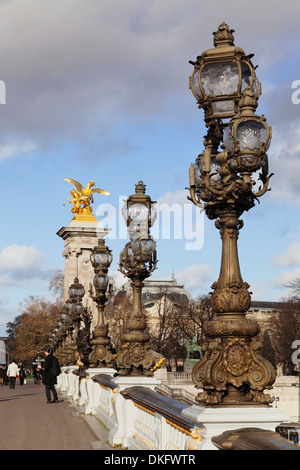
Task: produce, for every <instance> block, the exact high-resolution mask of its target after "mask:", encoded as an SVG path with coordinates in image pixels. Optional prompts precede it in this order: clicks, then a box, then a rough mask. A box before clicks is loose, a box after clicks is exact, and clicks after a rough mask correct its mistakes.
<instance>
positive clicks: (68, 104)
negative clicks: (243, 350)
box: [0, 0, 300, 335]
mask: <svg viewBox="0 0 300 470" xmlns="http://www.w3.org/2000/svg"><path fill="white" fill-rule="evenodd" d="M222 21H225V22H226V23H228V24H229V26H230V27H231V28H233V29H234V30H235V44H236V45H237V46H241V47H243V48H244V50H245V52H246V53H247V54H249V53H254V54H255V56H254V58H253V59H252V61H253V63H254V65H259V67H258V69H257V75H258V77H259V80H260V81H261V83H262V90H263V95H262V96H261V98H260V101H259V107H258V109H257V113H259V114H264V115H265V116H266V118H267V121H268V124H269V125H271V126H272V131H273V139H272V144H271V148H270V150H269V166H270V171H272V172H274V173H275V176H274V177H273V178H272V179H271V187H272V191H270V192H269V193H267V194H266V195H265V196H264V197H262V198H261V203H260V204H259V205H256V207H255V208H253V209H252V210H251V211H250V212H249V213H246V214H244V215H243V220H244V222H245V226H244V228H243V229H242V230H241V232H240V237H239V254H240V264H241V271H242V275H243V278H244V280H245V281H247V282H248V283H249V284H250V285H251V289H250V290H251V291H252V292H253V297H252V298H253V299H254V300H270V301H271V300H274V301H276V300H280V299H281V298H282V297H284V296H286V295H287V294H288V289H287V288H286V286H287V284H288V283H289V281H290V280H291V279H293V278H295V277H299V276H300V218H299V210H300V185H299V175H300V104H299V105H297V104H293V103H292V99H291V97H292V93H293V92H294V91H295V90H293V89H292V83H293V81H295V80H300V70H299V63H300V61H299V56H300V48H299V21H300V5H298V4H297V3H296V2H294V0H293V1H292V0H287V1H285V2H284V3H283V2H282V3H281V4H279V3H278V2H277V3H274V2H271V1H269V0H267V1H266V0H265V1H264V2H261V1H260V2H258V1H257V0H254V1H252V2H251V6H249V3H248V2H247V3H246V2H245V1H230V0H229V1H227V2H223V1H220V0H217V1H215V2H213V3H211V4H207V2H201V1H199V0H197V1H196V0H186V1H184V2H182V1H181V0H153V1H152V0H131V1H130V2H124V1H123V0H101V1H99V0H88V1H86V0H52V1H51V2H48V1H46V0H30V2H23V1H21V0H14V1H12V0H2V1H1V2H0V44H1V46H0V63H1V68H0V80H3V81H4V83H5V85H6V103H5V104H1V105H0V177H1V183H2V188H3V192H2V194H3V196H2V204H1V206H2V207H1V209H2V210H1V221H2V230H1V236H0V288H1V290H0V335H5V326H6V323H7V322H8V321H11V320H13V319H14V318H15V316H17V315H18V313H19V311H18V309H19V305H20V302H22V301H23V300H24V299H26V298H27V297H28V296H29V295H41V296H46V297H49V291H48V284H49V279H50V278H51V276H52V275H53V272H54V271H55V270H56V269H58V268H60V269H63V267H64V259H63V257H62V251H63V241H62V240H61V239H60V238H59V237H58V236H57V235H56V232H57V231H58V230H59V229H60V228H61V227H62V226H64V225H67V224H68V223H69V222H70V220H71V212H70V206H69V207H68V206H63V203H64V202H65V200H66V198H67V197H69V194H70V190H71V186H70V185H69V184H68V183H67V182H65V181H64V178H73V179H76V180H78V181H80V182H81V183H82V184H83V185H84V184H87V183H88V181H89V180H90V179H94V181H95V182H96V186H98V187H101V188H104V189H106V190H108V191H109V192H110V193H111V196H109V197H107V198H106V197H104V196H101V197H100V196H98V197H97V199H96V198H95V204H94V213H98V215H99V214H101V213H102V212H103V208H104V206H103V205H104V204H108V205H109V207H113V208H115V210H116V211H118V210H119V206H120V202H119V201H120V199H121V200H123V199H124V198H126V197H127V196H129V195H130V194H132V193H133V192H134V187H135V184H136V183H137V182H138V181H139V180H140V179H142V180H143V181H144V183H145V184H146V185H147V193H148V194H150V195H151V197H152V199H153V200H156V201H158V203H159V204H168V205H169V206H170V205H172V204H175V206H174V207H175V209H176V210H177V217H179V218H177V219H176V224H179V225H180V224H181V222H182V223H185V226H184V227H183V229H182V236H181V237H179V238H175V237H174V235H175V236H177V237H178V232H176V231H175V233H174V230H173V229H172V230H171V232H170V237H169V238H166V237H165V233H166V232H164V229H163V226H162V223H161V222H159V221H157V223H158V226H157V227H156V232H155V233H156V234H157V236H158V239H157V248H158V258H159V263H158V269H157V271H156V272H155V273H154V275H153V277H155V278H157V279H164V278H170V276H171V273H172V270H174V272H175V277H176V278H177V280H178V281H179V282H182V283H184V285H185V286H186V288H187V289H188V290H190V292H191V293H192V294H193V295H195V296H197V295H202V294H206V293H207V292H209V291H210V286H211V284H212V283H213V282H214V281H215V280H217V277H218V274H219V266H220V254H221V241H220V238H219V232H218V230H217V229H216V228H215V227H214V222H213V221H209V220H208V219H207V218H204V217H203V215H202V216H200V215H199V213H196V208H195V207H194V206H193V208H192V209H191V208H190V205H191V203H189V202H188V201H187V199H186V196H187V191H186V190H185V188H186V187H187V186H188V169H189V166H190V163H191V162H193V161H194V160H195V158H196V156H197V155H198V154H199V153H200V152H201V151H202V150H203V135H204V133H205V129H204V126H203V111H202V110H199V109H198V108H197V105H196V102H195V99H194V97H193V95H192V93H191V91H190V90H189V88H188V78H189V76H190V75H191V73H192V66H191V65H190V64H189V60H194V59H195V58H196V56H197V55H198V54H201V53H202V52H203V51H204V50H206V49H208V48H210V47H213V43H212V32H213V31H215V30H216V29H217V28H218V25H219V24H220V23H221V22H222ZM299 96H300V95H299ZM191 210H192V213H191V212H190V211H191ZM178 214H179V215H178ZM182 214H184V216H182ZM180 217H181V218H180ZM111 220H112V219H111ZM190 221H191V231H193V230H195V223H196V222H197V223H198V232H197V233H198V239H197V243H194V246H191V245H193V243H191V242H193V241H195V240H193V238H191V239H188V238H187V237H189V236H190V237H192V236H193V234H192V233H189V229H188V225H189V223H190ZM122 223H123V224H124V225H123V226H122ZM116 224H117V226H116V231H115V233H116V236H113V237H111V238H110V239H107V244H108V245H109V246H110V248H111V249H112V250H113V255H114V262H113V264H112V266H111V272H112V274H113V275H115V277H116V280H117V281H118V282H121V278H120V276H119V274H118V272H117V269H118V266H117V261H118V258H119V253H120V251H121V250H122V249H123V247H124V245H125V243H126V241H127V240H126V239H125V236H124V229H125V223H124V222H122V221H119V220H118V219H117V220H116ZM177 228H178V225H177ZM125 234H126V231H125ZM194 237H195V232H194ZM189 242H190V246H188V245H187V244H188V243H189ZM188 248H193V249H188Z"/></svg>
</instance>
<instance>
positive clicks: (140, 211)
mask: <svg viewBox="0 0 300 470" xmlns="http://www.w3.org/2000/svg"><path fill="white" fill-rule="evenodd" d="M145 189H146V187H145V185H144V184H143V182H142V181H139V183H138V184H137V185H136V187H135V194H134V195H131V196H129V198H128V200H127V202H126V204H125V207H124V210H123V215H124V217H125V220H126V221H127V226H128V234H129V237H130V239H131V241H130V242H128V243H127V244H126V245H125V248H124V250H123V251H122V252H121V254H120V262H119V267H120V271H121V273H122V274H124V275H125V276H127V277H128V278H129V279H130V281H131V286H132V290H133V303H132V310H131V313H130V316H129V318H128V319H127V322H126V331H125V332H124V333H123V335H122V347H121V350H120V351H118V352H117V354H116V364H117V368H118V375H122V376H124V375H130V376H139V375H140V376H152V375H153V370H152V368H153V367H154V366H155V363H156V359H155V357H154V355H153V354H152V353H151V350H150V344H149V340H150V336H149V332H148V331H147V322H146V318H145V315H144V313H143V311H142V288H143V281H144V280H145V279H146V278H147V277H149V276H150V274H151V273H152V272H153V271H154V270H155V268H156V264H157V260H156V249H155V247H156V244H155V241H154V240H153V238H152V237H151V236H150V234H149V233H150V227H151V225H152V224H153V222H154V220H155V209H154V206H153V204H154V202H153V201H151V198H150V196H148V195H146V194H145Z"/></svg>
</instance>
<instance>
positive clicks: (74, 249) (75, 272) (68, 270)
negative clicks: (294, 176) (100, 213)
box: [57, 219, 111, 330]
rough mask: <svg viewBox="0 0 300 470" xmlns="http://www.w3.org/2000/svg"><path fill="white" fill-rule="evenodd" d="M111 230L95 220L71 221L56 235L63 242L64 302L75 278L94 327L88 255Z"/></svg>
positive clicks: (92, 275) (93, 306) (95, 309)
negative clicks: (81, 290) (82, 288)
mask: <svg viewBox="0 0 300 470" xmlns="http://www.w3.org/2000/svg"><path fill="white" fill-rule="evenodd" d="M110 230H111V229H109V228H103V226H102V224H101V222H98V221H96V220H94V221H93V220H90V221H86V220H78V219H77V220H76V219H73V220H71V222H70V223H69V225H67V226H66V227H62V228H61V229H60V230H59V231H58V232H57V235H58V236H59V237H60V238H62V239H63V240H64V242H65V246H64V251H63V256H64V258H65V282H64V300H65V301H66V300H67V299H68V298H69V287H70V285H71V284H72V283H73V282H74V279H75V277H78V278H79V282H80V283H81V284H82V285H83V287H84V289H85V295H84V297H83V300H82V304H83V305H84V306H85V307H90V308H91V311H92V313H93V319H94V321H93V324H92V325H91V329H92V330H93V328H94V327H95V322H96V319H97V308H96V304H95V303H94V302H93V300H92V299H91V297H90V296H89V286H90V283H91V282H92V279H93V277H94V268H93V266H92V264H91V262H90V255H91V252H92V250H93V249H94V247H95V246H96V245H97V244H98V239H99V238H104V237H105V236H106V235H107V234H108V233H109V232H110Z"/></svg>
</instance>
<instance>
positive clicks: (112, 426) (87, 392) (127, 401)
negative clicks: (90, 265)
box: [57, 366, 288, 451]
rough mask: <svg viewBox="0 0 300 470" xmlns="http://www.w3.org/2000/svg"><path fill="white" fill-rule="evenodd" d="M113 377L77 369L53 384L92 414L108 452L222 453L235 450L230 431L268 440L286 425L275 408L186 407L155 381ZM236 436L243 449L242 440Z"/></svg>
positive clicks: (110, 373)
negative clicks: (255, 433) (101, 427)
mask: <svg viewBox="0 0 300 470" xmlns="http://www.w3.org/2000/svg"><path fill="white" fill-rule="evenodd" d="M115 373H116V371H115V370H114V369H111V370H110V369H97V368H96V369H87V370H86V371H85V374H84V375H81V374H79V371H78V367H77V366H72V367H67V368H65V367H64V368H62V373H61V375H60V376H59V377H58V383H57V388H58V389H59V390H60V392H61V393H62V394H64V395H65V396H67V397H68V398H69V399H70V400H71V401H73V402H74V403H75V404H76V405H78V406H80V407H82V410H83V413H84V414H91V415H94V416H95V417H96V418H98V419H99V420H100V421H101V422H102V423H103V424H104V425H105V426H106V428H107V429H108V442H109V444H110V445H111V446H112V447H114V446H116V445H117V446H121V447H123V448H128V449H131V450H148V451H154V450H168V451H171V450H200V449H201V450H217V449H218V448H219V449H221V448H223V449H225V448H230V446H232V445H233V444H231V441H232V439H231V436H230V439H229V444H230V445H229V444H228V443H227V437H228V432H235V430H237V429H239V430H241V429H243V428H251V429H252V430H253V431H254V429H258V430H259V431H261V430H263V432H264V434H259V437H261V436H264V435H266V436H267V438H268V439H269V440H270V439H271V437H270V436H271V434H270V433H269V434H267V433H265V431H272V432H273V431H274V430H275V429H276V427H277V426H278V425H279V424H280V423H282V422H283V421H288V416H287V415H286V414H284V413H282V412H280V411H279V410H277V409H275V408H265V407H257V408H255V407H254V408H251V407H248V408H247V407H241V408H226V407H225V408H223V409H222V408H213V407H207V408H206V407H203V406H199V405H196V404H193V405H190V404H188V403H183V402H182V401H179V400H176V399H174V398H171V397H169V396H166V395H163V394H161V393H159V392H158V391H157V390H159V386H160V385H161V382H160V381H159V380H158V379H157V378H155V377H115V376H114V375H115ZM224 432H225V434H224V436H225V437H226V439H225V441H226V442H225V444H224V442H223V437H222V438H220V437H218V436H221V435H222V433H224ZM226 432H227V434H226ZM251 432H252V431H251V430H250V434H251ZM239 435H240V434H239ZM216 436H217V437H216ZM240 436H241V437H239V439H240V442H241V443H242V444H241V445H242V446H243V445H244V441H245V440H243V439H242V438H243V436H246V435H245V434H241V435H240ZM273 437H274V436H273ZM275 437H276V438H277V436H275ZM272 439H273V438H272ZM234 440H235V435H234V437H233V441H234ZM256 444H257V443H254V445H256ZM279 444H280V445H281V446H282V444H283V441H282V440H278V439H277V440H276V441H274V446H275V447H276V446H278V445H279ZM232 448H234V447H232ZM266 448H268V447H266Z"/></svg>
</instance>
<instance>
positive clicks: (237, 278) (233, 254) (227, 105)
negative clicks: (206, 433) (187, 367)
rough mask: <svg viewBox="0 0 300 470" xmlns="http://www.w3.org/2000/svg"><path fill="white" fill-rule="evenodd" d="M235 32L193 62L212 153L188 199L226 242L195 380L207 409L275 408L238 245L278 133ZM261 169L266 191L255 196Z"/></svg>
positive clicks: (201, 160)
mask: <svg viewBox="0 0 300 470" xmlns="http://www.w3.org/2000/svg"><path fill="white" fill-rule="evenodd" d="M232 33H233V30H230V29H229V28H228V26H227V25H226V24H225V23H222V24H221V25H220V26H219V29H218V31H217V32H215V33H214V43H215V49H210V50H208V51H206V52H204V53H203V54H202V55H201V56H199V57H197V60H196V62H192V64H193V65H194V72H193V74H192V77H191V79H190V87H191V88H192V91H193V94H194V96H196V98H197V101H198V104H199V107H200V108H203V109H204V113H205V123H206V127H207V128H208V131H207V135H206V136H205V138H204V146H205V150H204V151H203V153H201V154H200V155H199V156H198V157H197V159H196V161H195V163H194V164H192V165H191V167H190V170H189V182H190V187H189V191H190V196H189V197H188V198H189V199H190V200H191V201H192V202H193V203H194V204H196V205H202V207H204V210H205V213H206V215H207V217H208V218H209V219H211V220H216V222H215V225H216V227H217V228H218V229H219V230H220V234H221V239H222V259H221V268H220V275H219V279H218V280H217V282H215V283H214V284H213V285H212V289H213V292H212V293H211V306H212V309H213V312H214V314H215V315H214V319H213V320H212V321H208V322H207V323H206V324H205V327H204V330H205V333H206V336H207V338H208V342H207V344H205V345H203V349H204V350H205V355H204V356H203V358H202V359H201V360H200V361H199V362H198V363H197V364H196V365H195V366H194V369H193V381H194V383H195V385H196V387H197V388H200V389H202V392H201V393H199V394H198V396H197V401H199V402H200V403H201V404H205V405H208V406H246V405H249V406H269V403H270V402H271V401H272V399H271V398H270V395H268V394H265V393H264V390H265V389H270V388H271V386H272V384H273V383H274V381H275V371H274V368H273V367H272V365H271V364H270V363H269V362H268V361H267V360H265V359H264V358H263V357H262V356H261V355H260V353H259V351H260V349H261V344H260V343H259V342H258V341H257V340H256V339H255V337H256V336H257V334H258V333H259V326H258V324H257V323H256V322H255V321H253V320H249V319H247V318H246V312H247V311H248V309H249V307H250V301H251V295H250V292H249V290H248V289H249V287H250V286H249V284H247V282H244V281H243V279H242V275H241V272H240V266H239V259H238V249H237V240H238V235H239V230H240V229H241V228H242V227H243V221H242V220H240V219H239V217H240V216H241V215H242V214H243V212H244V211H248V210H249V209H251V208H252V207H253V206H254V205H255V201H257V200H258V198H259V197H260V196H262V195H264V194H265V193H266V192H267V191H268V190H269V188H268V184H269V179H270V177H271V176H272V175H269V174H268V157H267V154H266V151H267V150H268V148H269V145H270V140H271V129H270V127H269V126H268V125H267V123H266V119H265V118H264V116H257V115H256V114H255V110H256V107H257V105H258V98H259V95H260V85H259V82H258V80H257V78H256V75H255V69H254V67H253V65H252V63H251V61H250V58H251V57H252V55H250V56H249V55H248V56H246V55H245V53H244V51H243V50H242V49H241V48H238V47H235V46H234V44H233V40H234V38H233V34H232ZM229 119H231V120H230V121H229ZM219 147H220V150H219ZM257 171H260V174H259V176H258V179H260V180H261V182H262V185H261V187H259V188H258V189H257V190H256V189H255V186H256V181H255V179H254V178H253V176H254V175H255V174H256V172H257Z"/></svg>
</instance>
